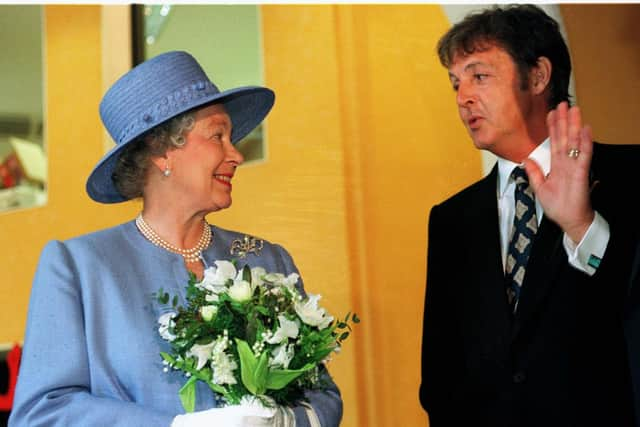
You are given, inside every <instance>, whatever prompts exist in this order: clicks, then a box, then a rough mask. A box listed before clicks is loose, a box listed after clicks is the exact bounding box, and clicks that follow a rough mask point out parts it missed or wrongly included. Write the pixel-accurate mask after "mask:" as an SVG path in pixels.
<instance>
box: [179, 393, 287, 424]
mask: <svg viewBox="0 0 640 427" xmlns="http://www.w3.org/2000/svg"><path fill="white" fill-rule="evenodd" d="M214 426H215V427H218V426H219V427H295V416H294V414H293V411H292V410H291V409H290V408H287V407H284V406H279V405H275V404H274V405H273V407H270V408H267V407H264V406H263V405H262V404H261V403H260V401H259V400H257V399H255V398H243V399H242V401H241V402H240V405H233V406H225V407H222V408H213V409H207V410H206V411H198V412H191V413H188V414H183V415H177V416H176V417H175V418H174V419H173V422H172V423H171V427H214Z"/></svg>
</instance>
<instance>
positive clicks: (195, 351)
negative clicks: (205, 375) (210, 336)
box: [187, 341, 216, 370]
mask: <svg viewBox="0 0 640 427" xmlns="http://www.w3.org/2000/svg"><path fill="white" fill-rule="evenodd" d="M215 344H216V342H215V341H211V342H210V343H209V344H204V345H202V344H194V345H193V346H191V348H190V349H189V350H187V357H190V356H195V357H196V358H197V359H198V364H197V365H196V369H197V370H200V369H202V367H203V366H204V365H206V364H207V362H208V361H209V359H210V358H211V352H212V350H213V346H214V345H215Z"/></svg>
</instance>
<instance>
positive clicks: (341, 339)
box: [340, 332, 349, 341]
mask: <svg viewBox="0 0 640 427" xmlns="http://www.w3.org/2000/svg"><path fill="white" fill-rule="evenodd" d="M348 336H349V332H343V333H342V335H340V341H344V340H346V339H347V337H348Z"/></svg>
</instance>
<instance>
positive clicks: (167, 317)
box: [158, 311, 176, 341]
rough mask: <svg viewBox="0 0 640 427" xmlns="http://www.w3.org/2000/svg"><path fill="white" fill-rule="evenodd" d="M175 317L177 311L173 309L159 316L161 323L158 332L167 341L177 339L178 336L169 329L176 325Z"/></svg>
mask: <svg viewBox="0 0 640 427" xmlns="http://www.w3.org/2000/svg"><path fill="white" fill-rule="evenodd" d="M174 317H176V313H174V312H173V311H170V312H168V313H164V314H163V315H162V316H160V317H158V323H159V324H160V327H158V332H159V333H160V336H161V337H162V339H165V340H167V341H173V340H175V339H176V336H175V335H174V334H172V333H171V332H170V331H169V328H173V327H174V326H175V325H176V324H175V322H174V321H173V318H174Z"/></svg>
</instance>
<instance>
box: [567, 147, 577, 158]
mask: <svg viewBox="0 0 640 427" xmlns="http://www.w3.org/2000/svg"><path fill="white" fill-rule="evenodd" d="M579 155H580V150H578V149H577V148H571V149H570V150H569V151H567V156H569V157H571V158H572V159H577V158H578V156H579Z"/></svg>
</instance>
